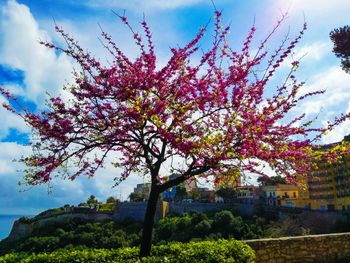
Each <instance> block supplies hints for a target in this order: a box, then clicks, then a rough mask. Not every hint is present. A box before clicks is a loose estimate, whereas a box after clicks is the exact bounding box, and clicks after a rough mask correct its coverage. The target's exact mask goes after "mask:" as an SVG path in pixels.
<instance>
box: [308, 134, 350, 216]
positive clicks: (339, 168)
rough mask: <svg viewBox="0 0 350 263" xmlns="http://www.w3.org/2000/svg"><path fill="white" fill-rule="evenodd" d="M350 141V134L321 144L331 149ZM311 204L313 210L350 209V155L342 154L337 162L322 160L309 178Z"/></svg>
mask: <svg viewBox="0 0 350 263" xmlns="http://www.w3.org/2000/svg"><path fill="white" fill-rule="evenodd" d="M348 142H350V135H348V136H345V137H344V139H343V140H342V141H341V142H338V143H333V144H327V145H323V146H321V149H330V148H331V147H335V146H337V145H342V144H344V143H348ZM307 184H308V190H309V205H310V208H311V209H313V210H321V211H345V210H350V155H347V156H341V159H340V160H339V161H337V162H336V163H332V162H329V161H326V160H321V161H319V162H318V163H317V168H316V169H315V170H314V171H312V172H311V174H310V176H309V178H308V182H307Z"/></svg>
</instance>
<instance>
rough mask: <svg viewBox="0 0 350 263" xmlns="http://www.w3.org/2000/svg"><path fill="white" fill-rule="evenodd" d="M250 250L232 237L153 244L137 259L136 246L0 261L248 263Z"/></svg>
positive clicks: (0, 262) (2, 261)
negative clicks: (147, 252)
mask: <svg viewBox="0 0 350 263" xmlns="http://www.w3.org/2000/svg"><path fill="white" fill-rule="evenodd" d="M254 258H255V255H254V252H253V250H252V249H251V248H250V247H249V246H248V245H246V244H244V243H242V242H239V241H236V240H218V241H204V242H190V243H187V244H184V243H171V244H168V245H161V246H154V247H153V248H152V256H151V257H148V258H143V259H142V260H140V259H139V258H138V248H135V247H134V248H122V249H112V250H107V249H83V250H57V251H54V252H51V253H40V254H29V253H28V254H25V253H17V254H15V253H11V254H7V255H5V256H3V257H0V263H17V262H22V263H68V262H69V263H70V262H79V263H109V262H114V263H119V262H120V263H121V262H123V263H134V262H140V263H141V262H142V263H146V262H147V263H156V262H159V263H161V262H168V263H180V262H181V263H192V262H197V263H204V262H211V263H225V262H226V263H234V262H235V263H248V262H254Z"/></svg>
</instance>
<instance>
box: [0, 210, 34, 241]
mask: <svg viewBox="0 0 350 263" xmlns="http://www.w3.org/2000/svg"><path fill="white" fill-rule="evenodd" d="M22 216H23V215H0V240H2V239H4V238H6V237H7V236H8V235H9V234H10V232H11V228H12V225H13V223H14V222H15V221H16V220H17V219H18V218H20V217H22ZM26 216H27V215H26Z"/></svg>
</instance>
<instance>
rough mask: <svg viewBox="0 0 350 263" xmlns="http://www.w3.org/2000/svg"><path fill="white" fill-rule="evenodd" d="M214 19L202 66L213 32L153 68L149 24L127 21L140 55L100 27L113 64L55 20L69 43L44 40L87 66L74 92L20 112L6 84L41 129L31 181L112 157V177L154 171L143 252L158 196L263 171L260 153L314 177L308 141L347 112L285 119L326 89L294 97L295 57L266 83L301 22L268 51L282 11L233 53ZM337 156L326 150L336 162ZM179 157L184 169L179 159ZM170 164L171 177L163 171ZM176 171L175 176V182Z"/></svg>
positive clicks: (92, 167) (286, 170)
mask: <svg viewBox="0 0 350 263" xmlns="http://www.w3.org/2000/svg"><path fill="white" fill-rule="evenodd" d="M215 16H216V19H215V22H214V29H213V39H212V40H213V41H212V44H211V46H210V48H209V49H208V50H207V51H204V52H202V51H200V52H202V53H201V54H200V55H201V59H200V61H199V63H198V64H195V63H194V62H192V61H191V58H193V55H195V54H198V53H199V52H198V50H199V48H200V47H199V44H200V40H201V39H202V38H203V36H204V33H205V32H206V30H207V28H206V27H203V28H201V29H200V30H199V32H198V34H197V35H196V36H195V37H194V38H193V39H192V40H191V41H190V42H189V43H188V44H187V45H185V46H184V47H179V48H171V52H172V55H171V57H170V59H169V61H168V62H167V64H166V65H165V66H164V67H162V68H159V67H158V66H157V56H156V54H155V52H154V45H153V42H152V36H151V31H150V29H149V27H148V24H147V23H146V22H145V21H143V22H141V25H142V28H143V33H144V34H142V35H141V34H139V33H136V32H135V31H134V30H133V28H132V27H131V26H130V25H129V22H128V20H127V18H126V17H125V16H121V17H120V18H121V21H122V22H123V23H124V24H125V25H126V26H127V27H129V29H130V30H131V32H132V34H133V37H134V39H135V43H136V45H137V46H138V47H139V49H140V54H139V56H138V57H137V58H136V59H135V60H131V59H129V58H128V57H127V56H126V55H125V54H124V53H123V52H122V51H121V50H120V49H119V48H118V46H117V45H116V44H115V43H114V42H113V40H112V39H111V37H110V35H108V34H107V33H106V32H104V31H102V37H103V38H102V39H103V43H104V47H105V48H106V50H107V51H108V53H109V54H110V55H111V57H112V61H110V64H109V65H102V63H100V62H99V61H98V60H97V59H96V58H94V57H93V56H92V55H91V54H90V53H88V52H86V51H85V50H84V49H83V48H82V47H80V46H79V44H78V43H77V42H76V41H75V40H74V39H73V38H72V37H71V36H70V35H68V34H67V33H66V32H65V31H63V30H62V29H61V28H60V27H57V26H56V31H57V32H58V33H60V34H61V35H62V37H63V38H64V40H65V41H66V43H67V47H66V48H61V47H58V46H56V45H54V44H51V43H46V42H43V43H42V44H44V45H45V46H47V47H49V48H53V49H56V50H58V51H59V52H64V53H66V54H67V55H68V56H70V57H71V58H72V59H73V60H74V61H75V62H77V63H78V64H79V65H80V67H81V70H79V71H75V73H74V79H75V82H74V83H72V84H71V85H70V86H69V87H67V91H68V92H70V94H71V95H72V99H70V100H63V99H62V98H60V97H51V98H50V99H49V103H48V108H47V110H45V111H43V112H40V113H33V112H29V111H28V110H26V109H22V110H15V109H14V108H13V107H12V106H11V105H14V104H13V103H14V102H16V97H14V96H13V95H11V94H10V93H9V92H8V91H6V90H4V89H1V90H2V94H3V95H4V96H6V97H7V98H8V100H9V102H10V104H5V105H4V106H5V107H6V108H7V109H8V110H10V111H13V112H14V113H16V114H19V115H20V116H21V117H22V118H23V119H24V121H25V122H26V123H27V124H28V125H29V126H30V127H32V129H33V131H34V132H35V134H36V138H37V141H35V142H34V143H33V145H32V147H33V153H32V155H31V156H29V157H25V158H22V159H21V161H23V162H24V163H25V164H26V166H27V169H26V170H25V171H24V172H25V175H24V178H25V179H26V182H27V183H28V184H30V185H37V184H42V183H48V182H50V180H52V178H53V177H54V176H57V175H58V176H59V175H61V176H63V177H64V178H69V179H70V180H74V179H75V178H76V177H77V176H79V175H87V176H93V175H94V174H95V172H96V170H97V169H99V168H100V167H102V166H103V165H104V163H105V162H106V158H107V157H108V156H114V157H115V160H114V162H113V165H114V166H115V167H120V168H122V169H123V173H122V174H121V175H120V177H118V178H116V184H119V183H120V182H122V181H123V180H126V179H127V178H128V176H129V175H130V174H131V173H132V172H138V173H143V174H147V175H148V176H149V177H150V180H151V191H150V195H149V200H148V204H147V209H146V214H145V218H144V227H143V233H142V241H141V249H140V256H147V255H149V254H150V249H151V241H152V230H153V225H154V215H155V211H156V206H157V201H158V200H159V196H160V194H161V193H162V192H163V191H165V190H167V189H169V188H171V187H173V186H176V185H178V184H180V183H182V182H184V181H186V180H191V179H193V178H194V177H201V178H207V179H213V180H220V178H222V175H225V174H227V175H228V174H230V173H225V172H226V171H228V170H231V169H239V170H240V171H248V172H252V173H257V174H260V175H264V176H267V175H265V174H264V173H263V172H262V171H261V169H260V162H259V160H260V161H263V162H264V163H266V164H269V165H270V166H271V167H272V168H273V169H274V170H275V171H276V173H277V174H282V175H283V176H286V177H287V179H288V180H289V181H290V182H293V181H294V180H295V177H294V175H295V174H298V175H305V174H307V171H308V169H310V162H308V161H307V160H310V158H313V159H314V158H316V156H315V154H316V151H314V150H313V144H314V143H315V142H317V140H318V139H319V138H320V137H321V136H322V134H323V133H324V132H326V131H328V130H331V129H332V128H333V127H334V126H335V125H337V124H339V123H340V122H343V121H344V120H345V119H347V118H348V115H342V116H341V117H339V118H337V119H335V120H334V121H333V122H330V124H329V125H328V127H326V128H320V127H318V128H317V127H316V128H315V127H314V126H315V125H313V126H310V124H312V121H308V120H304V115H300V116H294V117H293V118H291V117H290V116H291V113H290V112H291V109H293V108H295V107H296V106H297V104H298V103H299V102H300V101H301V100H304V99H305V98H307V97H310V96H313V95H317V94H320V93H323V91H316V92H312V93H308V94H305V95H299V93H300V92H299V90H300V87H301V86H302V85H303V83H299V82H297V80H296V79H295V77H294V75H293V73H294V71H295V70H296V68H297V67H298V61H295V62H293V63H292V65H291V70H290V72H289V74H287V76H286V78H285V79H283V81H282V82H281V84H280V85H279V86H278V87H277V88H272V87H271V86H272V85H269V84H270V82H269V81H270V79H271V77H272V76H273V75H274V74H275V72H276V69H277V68H278V67H279V66H280V65H281V63H282V62H284V61H285V59H286V58H287V57H288V56H289V55H290V54H291V52H292V49H293V48H294V47H295V45H296V44H297V43H298V41H299V40H300V38H301V36H302V35H303V33H304V31H305V28H306V25H304V28H303V29H302V31H301V32H300V34H299V35H298V36H296V38H294V39H292V40H291V41H290V42H287V40H285V41H282V43H281V45H280V46H279V47H278V48H277V49H276V50H275V51H274V52H272V53H268V52H267V51H266V49H265V45H266V44H267V43H268V41H269V39H270V37H271V35H272V34H273V33H274V32H275V30H276V29H277V28H278V26H279V25H280V24H281V22H282V20H283V18H282V19H281V20H280V21H278V22H277V24H276V27H275V28H274V29H273V30H272V32H271V34H270V35H268V36H267V37H266V39H265V40H263V41H262V42H261V44H260V45H259V46H258V48H257V49H255V50H256V52H255V53H254V54H251V51H250V46H251V41H252V38H253V35H254V32H255V27H252V28H251V30H250V31H249V33H248V36H247V38H246V39H245V41H244V43H243V48H242V50H240V51H239V52H235V51H233V50H232V48H230V46H229V44H228V41H227V37H228V34H229V27H225V26H222V21H221V20H222V17H221V13H220V12H218V11H216V12H215ZM267 89H269V92H268V93H267V92H266V91H267ZM269 94H272V95H269ZM287 114H288V116H289V117H288V119H289V121H287V120H286V115H287ZM303 120H304V121H303ZM339 151H340V150H339V149H338V150H337V151H336V150H333V151H330V152H327V153H322V154H321V155H320V156H321V158H335V157H336V155H337V153H339ZM174 160H176V162H175V161H174ZM178 161H181V165H175V163H178ZM164 167H166V168H167V169H168V170H167V173H168V174H164V175H162V174H163V172H162V173H160V171H161V169H163V170H165V169H164ZM171 173H177V174H179V176H178V177H176V178H174V179H172V180H169V175H170V174H171Z"/></svg>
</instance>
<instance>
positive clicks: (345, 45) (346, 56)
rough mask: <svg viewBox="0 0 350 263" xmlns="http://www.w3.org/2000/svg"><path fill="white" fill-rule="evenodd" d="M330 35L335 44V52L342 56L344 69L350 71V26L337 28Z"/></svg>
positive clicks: (339, 56)
mask: <svg viewBox="0 0 350 263" xmlns="http://www.w3.org/2000/svg"><path fill="white" fill-rule="evenodd" d="M329 35H330V38H331V40H332V41H333V44H334V47H333V52H334V54H335V55H336V56H337V57H338V58H341V65H342V68H343V70H344V71H345V72H347V73H350V27H349V26H343V27H340V28H336V29H334V30H332V31H331V32H330V34H329Z"/></svg>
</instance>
